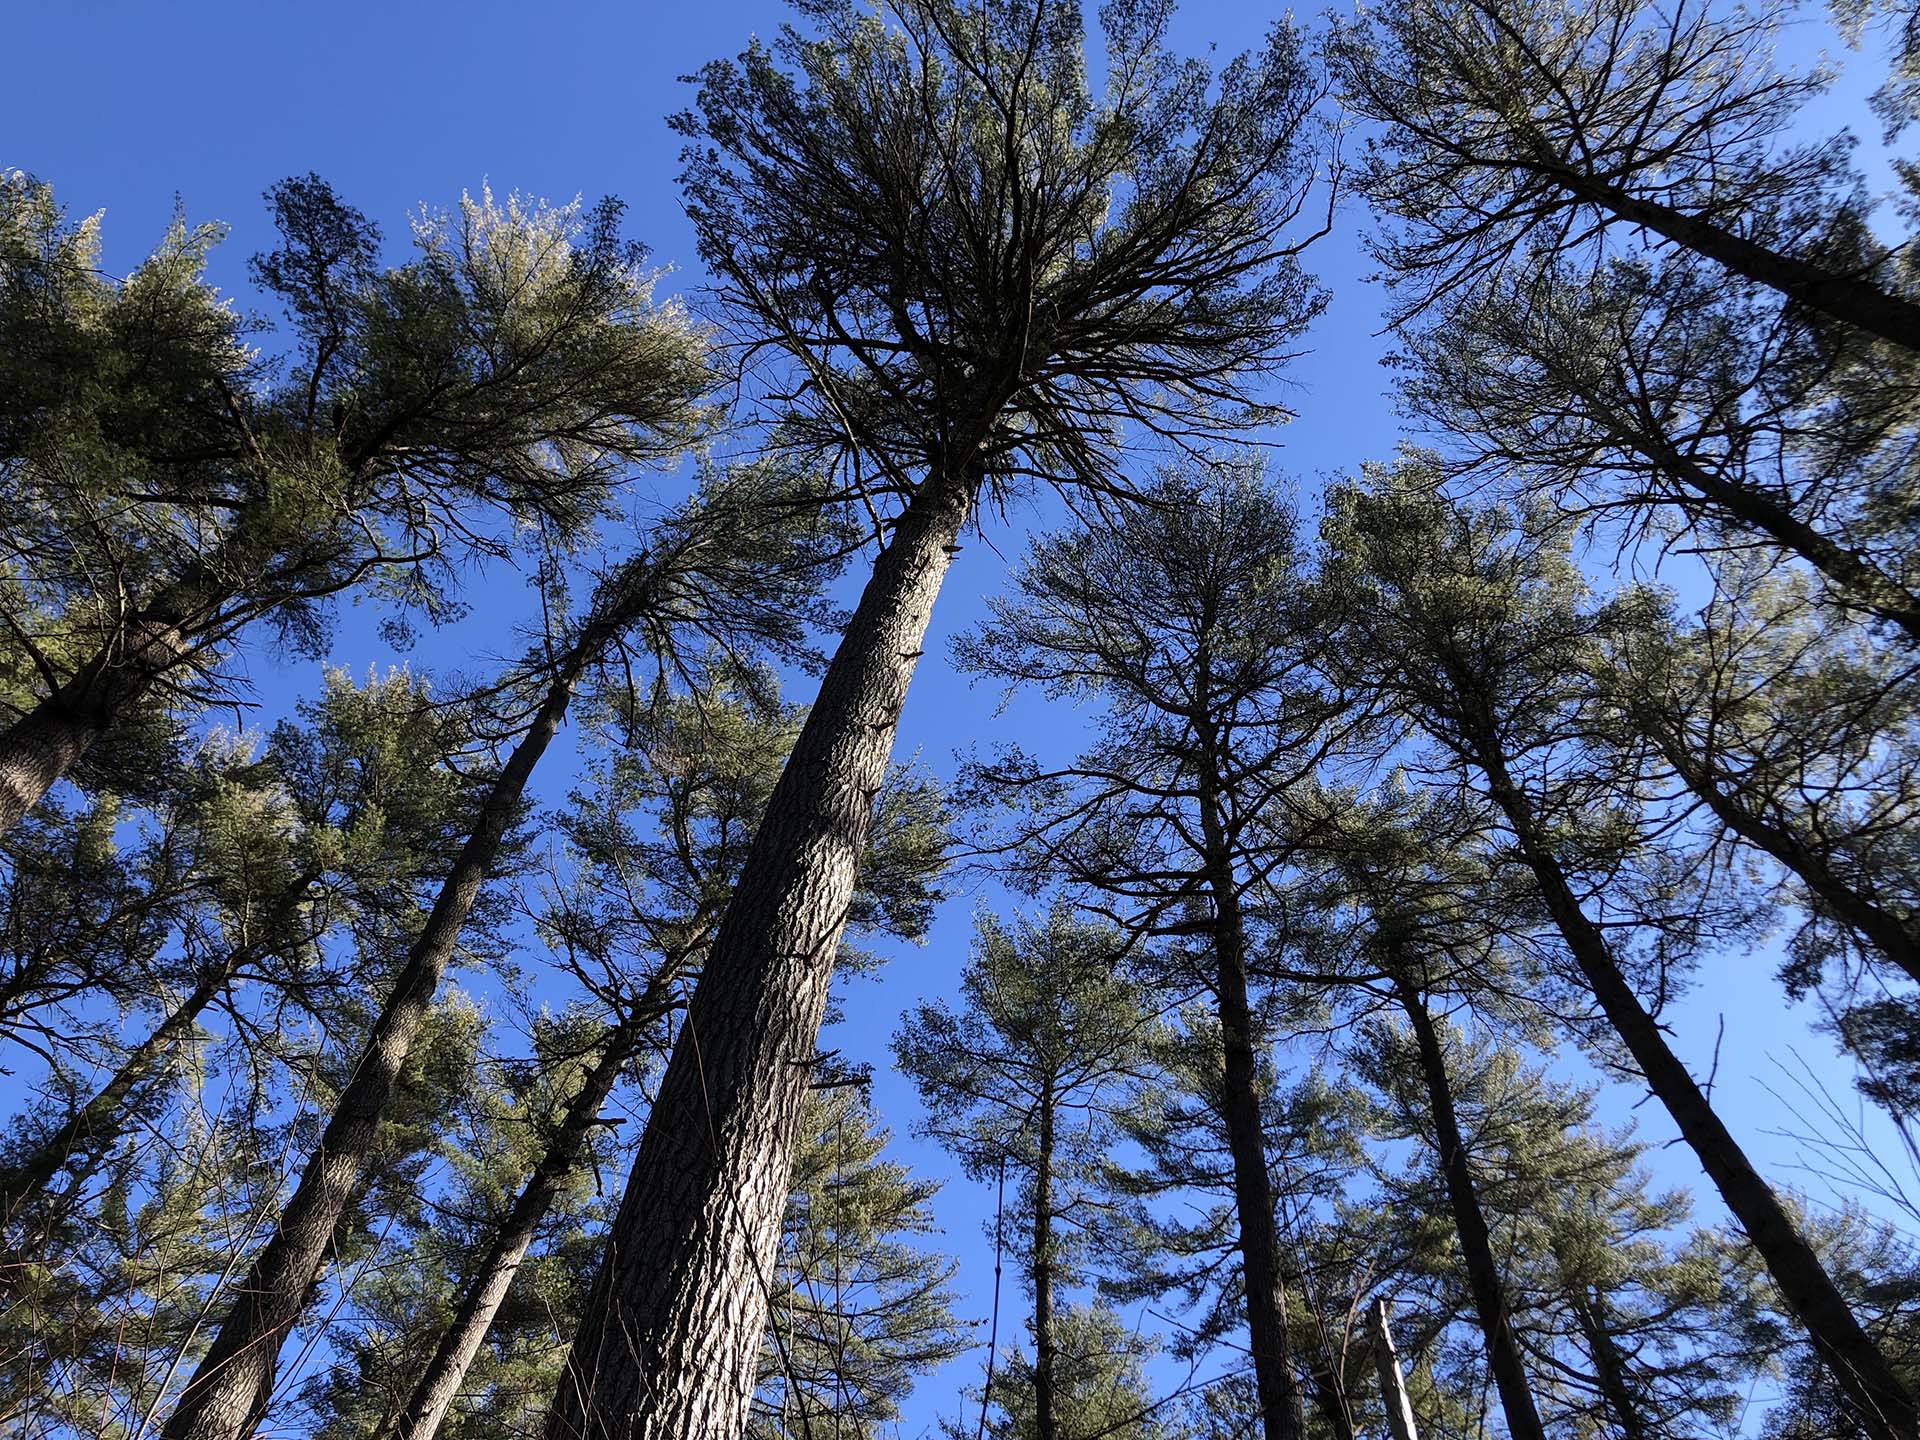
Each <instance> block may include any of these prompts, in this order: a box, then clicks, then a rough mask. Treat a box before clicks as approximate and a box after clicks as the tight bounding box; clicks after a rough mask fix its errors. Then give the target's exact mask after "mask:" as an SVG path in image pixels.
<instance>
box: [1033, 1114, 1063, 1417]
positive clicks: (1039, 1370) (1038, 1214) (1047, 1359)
mask: <svg viewBox="0 0 1920 1440" xmlns="http://www.w3.org/2000/svg"><path fill="white" fill-rule="evenodd" d="M1053 1110H1054V1099H1053V1093H1052V1089H1051V1087H1049V1089H1048V1092H1047V1093H1046V1094H1045V1095H1043V1096H1041V1097H1040V1106H1039V1114H1038V1115H1037V1116H1036V1117H1035V1118H1036V1119H1037V1120H1038V1121H1039V1122H1040V1136H1039V1143H1038V1147H1037V1149H1038V1154H1037V1156H1036V1157H1035V1161H1034V1167H1033V1429H1034V1437H1035V1440H1055V1436H1057V1435H1058V1434H1059V1430H1060V1424H1059V1417H1060V1397H1059V1396H1058V1395H1057V1394H1056V1393H1055V1389H1056V1387H1055V1383H1054V1371H1055V1369H1056V1366H1057V1361H1058V1350H1059V1347H1058V1346H1056V1345H1055V1344H1054V1338H1053Z"/></svg>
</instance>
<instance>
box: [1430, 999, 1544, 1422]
mask: <svg viewBox="0 0 1920 1440" xmlns="http://www.w3.org/2000/svg"><path fill="white" fill-rule="evenodd" d="M1394 989H1395V990H1397V991H1398V992H1399V995H1400V1005H1401V1008H1402V1009H1403V1010H1405V1011H1406V1012H1407V1020H1408V1023H1409V1024H1411V1025H1412V1026H1413V1035H1414V1039H1415V1041H1416V1042H1417V1043H1418V1045H1419V1047H1420V1068H1421V1070H1422V1071H1423V1072H1424V1073H1425V1076H1426V1082H1427V1100H1428V1104H1429V1108H1431V1109H1432V1111H1433V1129H1434V1138H1435V1140H1436V1142H1437V1147H1438V1149H1439V1152H1440V1173H1441V1175H1442V1176H1443V1177H1444V1178H1445V1180H1446V1185H1447V1202H1448V1204H1449V1205H1450V1206H1451V1207H1452V1210H1453V1225H1454V1230H1455V1232H1456V1233H1457V1234H1458V1235H1459V1237H1460V1258H1461V1260H1462V1261H1463V1262H1464V1263H1465V1265H1466V1271H1467V1288H1468V1289H1469V1290H1471V1291H1472V1293H1473V1308H1474V1309H1475V1310H1476V1311H1478V1312H1479V1316H1480V1333H1481V1334H1483V1335H1484V1336H1486V1339H1487V1361H1488V1364H1489V1366H1490V1368H1491V1369H1492V1370H1493V1380H1494V1385H1495V1386H1496V1387H1497V1388H1498V1389H1499V1391H1500V1409H1501V1411H1502V1412H1503V1413H1504V1414H1505V1415H1506V1417H1507V1431H1508V1433H1509V1434H1510V1435H1512V1436H1513V1437H1514V1440H1546V1435H1547V1431H1546V1427H1545V1426H1544V1425H1542V1424H1541V1423H1540V1410H1539V1407H1538V1406H1536V1405H1535V1404H1534V1403H1533V1387H1532V1386H1531V1385H1530V1384H1529V1383H1528V1381H1527V1369H1526V1365H1525V1363H1524V1362H1523V1361H1522V1359H1521V1356H1520V1343H1519V1341H1518V1339H1516V1338H1515V1336H1514V1333H1513V1324H1512V1319H1511V1314H1510V1311H1511V1307H1510V1306H1509V1305H1508V1303H1507V1290H1506V1286H1505V1285H1504V1284H1502V1283H1501V1280H1500V1266H1499V1262H1498V1261H1497V1260H1495V1259H1494V1254H1493V1235H1492V1233H1491V1232H1490V1231H1489V1230H1488V1228H1487V1218H1486V1215H1485V1213H1484V1212H1483V1211H1482V1210H1481V1208H1480V1196H1479V1193H1478V1192H1477V1190H1476V1189H1475V1187H1474V1183H1473V1170H1472V1168H1471V1167H1470V1166H1469V1165H1468V1163H1467V1145H1466V1139H1465V1137H1464V1136H1463V1135H1461V1133H1460V1117H1459V1115H1458V1114H1457V1113H1456V1112H1455V1110H1454V1106H1453V1085H1452V1082H1451V1081H1450V1080H1449V1079H1448V1078H1447V1057H1446V1052H1445V1051H1443V1050H1442V1049H1441V1048H1440V1037H1439V1035H1438V1033H1436V1031H1435V1030H1434V1028H1433V1017H1432V1016H1431V1015H1430V1014H1428V1012H1427V1001H1426V997H1425V996H1424V995H1422V994H1421V993H1420V992H1419V991H1418V990H1417V989H1415V988H1414V986H1413V985H1412V984H1411V983H1409V982H1408V981H1407V980H1406V979H1405V978H1404V977H1403V976H1396V977H1395V980H1394Z"/></svg>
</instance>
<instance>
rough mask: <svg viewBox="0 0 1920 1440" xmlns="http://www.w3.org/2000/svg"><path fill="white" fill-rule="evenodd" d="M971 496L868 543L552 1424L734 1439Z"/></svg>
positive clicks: (564, 1430)
mask: <svg viewBox="0 0 1920 1440" xmlns="http://www.w3.org/2000/svg"><path fill="white" fill-rule="evenodd" d="M971 501H972V483H971V480H970V477H968V476H965V475H962V474H956V473H943V474H941V475H938V476H935V477H933V478H930V479H928V480H927V481H926V482H924V484H923V488H922V489H921V491H920V492H919V493H918V494H917V495H916V496H915V497H914V499H913V501H912V503H911V504H909V505H908V507H907V508H906V510H905V512H904V513H903V514H902V515H901V516H900V519H899V523H898V525H897V526H896V528H895V530H894V533H893V536H892V539H891V540H890V542H889V543H888V545H887V546H886V548H885V549H884V550H883V551H882V552H881V553H880V556H879V557H878V559H877V560H876V561H875V562H874V568H873V574H872V576H871V577H870V578H869V580H868V582H867V585H866V589H865V590H864V592H863V593H862V595H861V597H860V603H859V605H858V607H857V608H856V609H855V611H854V614H853V618H852V620H851V622H850V623H849V625H848V627H847V630H846V634H845V636H844V637H843V639H842V640H841V643H840V647H839V650H838V651H837V653H836V654H835V656H834V658H833V661H832V663H831V664H830V665H829V666H828V667H827V673H826V675H825V677H824V678H823V680H822V681H821V685H820V693H819V697H818V698H817V699H816V700H815V702H814V705H813V708H812V709H811V711H809V713H808V715H807V720H806V723H805V725H804V726H802V728H801V731H800V735H799V738H798V740H797V741H796V743H795V745H794V748H793V752H792V754H791V755H790V756H789V758H788V760H787V764H786V767H785V769H784V770H783V771H782V772H781V775H780V779H779V782H778V783H777V784H776V785H775V786H774V790H773V794H772V795H771V797H770V798H769V802H768V805H767V810H766V814H765V817H764V818H763V820H762V821H761V824H760V828H759V830H758V832H757V833H756V834H755V836H754V841H753V847H752V850H751V851H750V852H749V854H748V857H747V862H746V865H745V867H744V868H743V869H742V871H741V874H740V878H739V880H738V882H737V884H736V886H735V889H734V893H733V899H732V901H731V902H730V904H729V905H728V907H727V912H726V916H725V918H724V919H723V920H722V921H721V924H720V929H719V932H718V934H717V935H716V936H715V939H714V943H713V947H712V949H711V950H710V951H709V953H708V955H707V959H706V965H705V968H704V971H703V973H702V976H701V979H700V983H699V985H698V987H697V988H696V989H695V991H694V995H693V1000H692V1003H691V1006H690V1008H689V1010H688V1013H687V1017H686V1020H685V1022H684V1023H683V1025H682V1027H681V1032H680V1037H679V1040H678V1042H677V1043H676V1044H675V1046H674V1049H673V1055H672V1058H671V1059H670V1060H669V1061H668V1064H667V1070H666V1074H665V1076H664V1077H663V1078H662V1080H661V1084H660V1091H659V1095H658V1097H657V1098H656V1099H655V1101H654V1104H653V1109H652V1112H651V1114H650V1115H649V1116H648V1118H647V1126H646V1130H645V1132H644V1133H643V1135H642V1138H641V1142H640V1148H639V1153H638V1155H637V1156H636V1158H635V1160H634V1165H633V1172H632V1175H631V1176H630V1178H629V1180H628V1182H627V1191H626V1195H625V1197H624V1199H623V1200H622V1202H621V1205H620V1211H619V1214H618V1216H617V1217H616V1219H615V1221H614V1225H613V1229H612V1232H611V1234H610V1235H609V1237H608V1241H607V1248H606V1251H605V1255H604V1257H603V1259H602V1263H601V1270H600V1275H599V1278H598V1280H597V1282H596V1284H595V1287H594V1291H593V1299H592V1301H591V1302H590V1303H589V1305H588V1307H587V1311H586V1316H585V1319H584V1320H583V1322H582V1324H581V1327H580V1330H579V1333H578V1335H577V1336H576V1337H575V1339H574V1344H573V1350H572V1353H571V1355H570V1356H569V1359H568V1363H567V1366H566V1370H565V1372H564V1375H563V1377H562V1380H561V1386H560V1392H559V1395H558V1397H557V1398H556V1401H555V1404H554V1407H553V1410H552V1413H551V1416H550V1419H549V1421H548V1429H547V1434H548V1435H549V1436H550V1437H554V1440H578V1437H592V1440H611V1437H616V1436H617V1437H619V1440H707V1437H711V1440H735V1437H736V1436H738V1435H739V1433H740V1429H741V1426H742V1424H743V1423H744V1419H745V1415H746V1411H747V1406H748V1403H749V1401H750V1400H751V1398H752V1393H753V1387H754V1379H755V1369H756V1366H755V1361H756V1358H757V1356H758V1354H759V1348H760V1343H761V1339H762V1336H763V1334H764V1332H765V1328H766V1319H767V1297H768V1294H769V1286H770V1284H771V1277H772V1272H773V1265H774V1260H775V1255H776V1251H777V1247H778V1244H779V1238H780V1218H781V1212H782V1210H783V1208H784V1206H785V1204H786V1191H787V1179H788V1172H789V1170H790V1167H791V1161H792V1149H793V1133H794V1127H795V1124H796V1121H797V1118H798V1115H799V1112H800V1102H801V1099H802V1097H803V1096H804V1094H805V1091H806V1088H807V1083H808V1065H809V1062H810V1061H811V1059H812V1056H813V1053H814V1044H815V1041H816V1039H817V1038H818V1035H819V1029H820V1021H821V1016H822V1014H823V1012H824V1009H825V1005H826V999H827V986H828V982H829V980H830V978H831V975H832V969H833V958H834V953H835V950H836V949H837V947H838V945H839V941H840V932H841V929H842V927H843V926H844V925H845V923H846V916H847V906H848V903H849V901H850V900H851V898H852V895H853V886H854V877H855V871H856V869H857V867H858V865H859V861H860V855H861V851H862V848H863V846H864V844H865V842H866V837H867V831H868V829H869V827H870V826H871V824H872V820H873V800H874V796H875V795H876V794H877V793H878V791H879V789H880V786H881V783H882V781H883V780H884V778H885V774H886V766H887V757H888V754H889V752H890V750H891V749H892V745H893V736H894V729H895V726H896V724H897V722H898V720H899V715H900V708H901V706H902V704H903V703H904V702H905V700H906V695H907V686H908V683H909V681H910V680H911V679H912V677H913V670H914V662H915V660H916V659H917V658H918V656H919V654H920V646H921V642H922V641H923V640H924V638H925V636H926V629H927V622H928V620H929V618H930V617H931V616H932V613H933V604H934V600H935V598H936V597H937V596H938V594H939V591H940V583H941V581H942V580H943V579H944V578H945V575H946V571H947V567H948V565H949V563H950V562H951V558H952V553H953V551H954V550H955V549H957V548H958V540H959V535H960V531H961V528H962V527H963V526H964V524H965V523H966V519H967V515H968V512H969V510H970V508H971Z"/></svg>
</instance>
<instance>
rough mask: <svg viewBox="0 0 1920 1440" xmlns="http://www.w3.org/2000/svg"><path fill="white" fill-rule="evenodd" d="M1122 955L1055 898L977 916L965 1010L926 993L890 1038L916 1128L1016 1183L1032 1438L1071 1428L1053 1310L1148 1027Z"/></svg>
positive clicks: (1075, 1273) (973, 1172)
mask: <svg viewBox="0 0 1920 1440" xmlns="http://www.w3.org/2000/svg"><path fill="white" fill-rule="evenodd" d="M1120 954H1121V944H1120V940H1119V937H1118V935H1117V934H1116V933H1115V932H1114V931H1112V930H1111V929H1108V928H1105V927H1101V926H1097V925H1091V924H1088V923H1086V922H1084V921H1077V920H1075V919H1073V918H1072V915H1071V912H1070V911H1069V910H1068V908H1067V907H1066V905H1065V904H1064V903H1056V904H1055V905H1054V907H1053V908H1052V910H1050V911H1049V912H1048V914H1047V915H1046V916H1045V917H1044V918H1043V919H1040V920H1020V921H1016V922H1015V923H1014V924H1013V925H1012V926H1004V925H1002V924H1001V922H1000V921H998V920H996V919H994V918H993V917H992V916H990V915H984V914H983V915H982V916H981V917H980V918H979V920H978V922H977V925H976V938H975V945H974V953H973V956H972V958H971V959H970V960H969V961H968V963H967V967H966V969H965V970H964V971H963V972H962V973H961V978H960V992H961V1005H962V1008H961V1009H959V1010H957V1011H956V1010H952V1009H949V1008H948V1007H947V1006H946V1005H945V1004H944V1003H939V1002H935V1003H931V1004H929V1003H924V1002H923V1003H922V1004H920V1005H918V1006H916V1007H915V1008H914V1009H913V1010H912V1011H911V1012H910V1013H909V1014H908V1016H907V1018H906V1021H905V1023H904V1024H903V1025H902V1027H901V1029H900V1031H899V1033H898V1034H897V1035H895V1037H894V1042H893V1048H894V1056H895V1060H896V1063H897V1064H898V1065H899V1067H900V1069H901V1070H902V1071H904V1072H905V1073H906V1074H907V1075H908V1076H909V1077H910V1078H911V1079H912V1080H913V1082H914V1084H915V1086H916V1087H917V1088H918V1089H919V1091H920V1096H921V1100H922V1103H923V1104H924V1105H925V1106H926V1108H927V1114H928V1118H927V1120H926V1122H925V1127H924V1128H925V1133H926V1134H927V1135H928V1136H930V1137H931V1138H933V1139H934V1140H937V1141H938V1142H939V1143H940V1144H941V1145H942V1146H943V1147H944V1148H946V1149H947V1150H948V1151H950V1152H951V1153H952V1154H953V1155H954V1156H955V1157H956V1158H957V1159H958V1160H959V1161H960V1163H961V1166H962V1168H963V1169H965V1171H966V1173H967V1174H968V1175H969V1176H970V1177H972V1178H973V1179H976V1180H986V1179H987V1178H988V1177H990V1176H991V1177H995V1178H996V1179H1004V1177H1006V1176H1007V1175H1008V1174H1009V1172H1010V1174H1011V1177H1012V1178H1013V1179H1014V1180H1015V1182H1016V1188H1015V1196H1016V1198H1015V1200H1014V1202H1013V1204H1014V1210H1013V1214H1014V1215H1015V1216H1017V1217H1018V1218H1017V1220H1015V1221H1013V1222H1011V1223H1010V1224H1009V1227H1008V1232H1009V1234H1010V1235H1011V1236H1012V1237H1013V1238H1012V1241H1011V1244H1012V1249H1013V1253H1014V1254H1015V1255H1016V1256H1017V1257H1018V1258H1019V1260H1020V1262H1021V1264H1022V1266H1023V1268H1024V1270H1025V1278H1026V1285H1027V1290H1028V1292H1029V1293H1030V1294H1031V1295H1032V1297H1033V1316H1032V1322H1031V1326H1030V1328H1031V1330H1032V1334H1033V1349H1034V1354H1033V1362H1032V1368H1031V1371H1030V1375H1029V1378H1030V1380H1031V1383H1032V1389H1033V1401H1032V1411H1031V1414H1032V1426H1033V1434H1034V1436H1035V1437H1036V1440H1065V1437H1067V1436H1069V1435H1071V1434H1073V1433H1074V1432H1073V1431H1072V1430H1071V1429H1070V1428H1068V1422H1069V1420H1070V1418H1071V1417H1070V1412H1069V1410H1068V1408H1067V1398H1066V1395H1065V1393H1064V1392H1063V1391H1062V1389H1061V1385H1060V1379H1061V1377H1060V1374H1059V1362H1060V1344H1059V1337H1058V1335H1057V1334H1056V1332H1055V1325H1056V1319H1055V1307H1056V1304H1057V1301H1058V1297H1059V1295H1060V1293H1061V1292H1062V1291H1064V1290H1065V1289H1066V1288H1068V1287H1070V1286H1072V1285H1073V1284H1074V1283H1076V1281H1077V1280H1078V1279H1079V1278H1080V1277H1081V1275H1082V1274H1083V1273H1084V1264H1085V1262H1084V1260H1083V1259H1082V1255H1083V1253H1084V1249H1085V1244H1086V1236H1087V1231H1088V1225H1089V1221H1090V1219H1091V1217H1092V1213H1093V1210H1094V1208H1095V1197H1096V1195H1097V1193H1098V1189H1099V1184H1100V1182H1099V1167H1100V1165H1101V1162H1102V1161H1103V1160H1104V1158H1105V1155H1106V1152H1107V1150H1108V1148H1109V1145H1110V1143H1111V1140H1112V1137H1113V1136H1114V1135H1115V1133H1116V1125H1115V1108H1116V1107H1117V1105H1118V1104H1119V1103H1120V1102H1121V1099H1122V1096H1123V1093H1124V1091H1123V1084H1124V1082H1125V1080H1126V1079H1127V1077H1128V1076H1129V1075H1130V1074H1131V1073H1132V1072H1134V1071H1135V1070H1136V1069H1137V1068H1138V1067H1139V1066H1141V1065H1142V1064H1143V1063H1144V1061H1145V1058H1146V1045H1147V1041H1148V1039H1149V1037H1150V1035H1151V1031H1152V1020H1151V1017H1150V1016H1149V1014H1148V1013H1147V1011H1146V1010H1145V1008H1144V1005H1143V997H1142V995H1141V994H1140V991H1139V989H1138V988H1137V987H1136V986H1135V985H1134V984H1133V983H1132V982H1130V981H1129V980H1128V979H1127V978H1126V977H1125V976H1124V975H1123V974H1121V973H1119V971H1118V970H1117V969H1116V962H1117V961H1118V959H1119V956H1120ZM989 1383H990V1385H991V1382H989Z"/></svg>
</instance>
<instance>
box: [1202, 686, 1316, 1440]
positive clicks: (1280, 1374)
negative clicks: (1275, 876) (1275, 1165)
mask: <svg viewBox="0 0 1920 1440" xmlns="http://www.w3.org/2000/svg"><path fill="white" fill-rule="evenodd" d="M1203 663H1204V661H1203ZM1212 739H1213V736H1212V734H1211V732H1210V731H1208V730H1204V729H1203V734H1202V739H1201V743H1202V745H1203V746H1204V747H1206V748H1207V749H1208V750H1209V751H1210V752H1211V751H1212V749H1213V746H1212V743H1211V742H1212ZM1203 765H1204V766H1205V767H1206V768H1207V769H1208V771H1209V774H1208V775H1207V776H1206V777H1205V778H1203V779H1202V781H1201V786H1200V791H1201V793H1200V824H1201V839H1202V842H1203V843H1204V844H1205V845H1206V847H1207V852H1208V853H1207V856H1206V883H1207V888H1208V890H1209V891H1210V892H1211V893H1212V897H1213V937H1212V938H1213V949H1214V960H1215V964H1216V967H1217V973H1216V976H1215V994H1216V997H1217V1000H1218V1005H1219V1016H1220V1048H1221V1059H1222V1075H1221V1080H1222V1087H1221V1119H1222V1120H1223V1121H1224V1122H1225V1125H1226V1131H1227V1149H1228V1151H1229V1152H1230V1153H1231V1155H1232V1157H1233V1202H1234V1210H1235V1215H1236V1219H1237V1221H1238V1224H1239V1231H1240V1263H1241V1268H1242V1269H1243V1271H1244V1272H1245V1282H1246V1299H1247V1336H1248V1340H1249V1342H1250V1344H1249V1349H1250V1350H1251V1351H1252V1354H1253V1384H1254V1391H1255V1394H1256V1395H1257V1397H1258V1399H1259V1404H1260V1419H1261V1426H1262V1429H1263V1431H1264V1433H1265V1435H1266V1437H1267V1440H1300V1437H1301V1436H1302V1435H1303V1434H1305V1432H1306V1416H1305V1414H1304V1412H1303V1408H1302V1403H1301V1395H1300V1386H1299V1382H1298V1380H1297V1379H1296V1378H1295V1376H1294V1371H1293V1346H1292V1342H1291V1338H1290V1337H1289V1336H1288V1334H1287V1291H1286V1285H1285V1282H1284V1281H1283V1280H1282V1278H1281V1268H1280V1244H1279V1237H1278V1235H1277V1234H1276V1232H1275V1226H1274V1201H1273V1187H1272V1184H1271V1182H1270V1181H1269V1179H1268V1176H1267V1141H1266V1131H1265V1127H1264V1126H1263V1125H1262V1124H1261V1121H1260V1086H1259V1078H1258V1066H1257V1064H1256V1060H1255V1050H1254V1037H1253V1009H1252V1005H1251V1004H1250V1002H1249V1001H1248V998H1247V950H1246V925H1245V921H1244V919H1243V917H1242V915H1241V913H1240V890H1239V886H1238V884H1237V883H1236V882H1235V879H1234V874H1233V861H1232V859H1231V856H1230V853H1229V850H1228V843H1227V835H1226V827H1225V824H1224V822H1223V819H1222V817H1221V814H1220V803H1219V797H1218V794H1217V792H1216V789H1215V786H1214V784H1213V783H1212V774H1211V771H1212V766H1211V756H1209V757H1208V759H1207V760H1206V761H1203Z"/></svg>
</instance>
